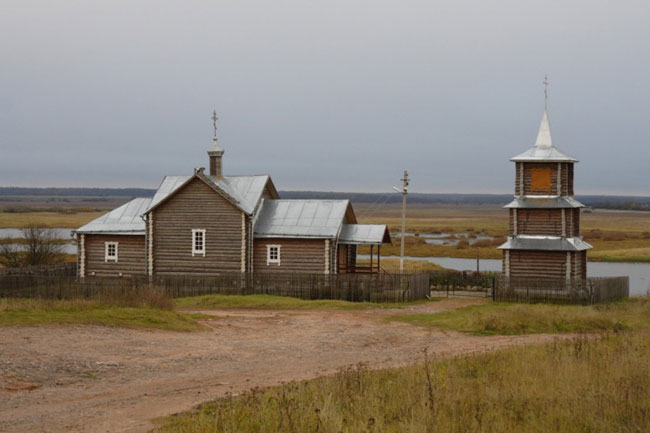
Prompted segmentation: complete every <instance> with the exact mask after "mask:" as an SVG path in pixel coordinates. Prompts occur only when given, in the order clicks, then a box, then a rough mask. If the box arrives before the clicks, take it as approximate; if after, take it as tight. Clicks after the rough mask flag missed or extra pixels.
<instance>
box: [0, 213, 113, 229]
mask: <svg viewBox="0 0 650 433" xmlns="http://www.w3.org/2000/svg"><path fill="white" fill-rule="evenodd" d="M104 213H105V212H101V211H97V212H76V211H74V210H66V211H62V212H17V213H13V212H0V228H21V227H27V226H28V225H30V224H35V225H37V226H40V227H52V228H78V227H81V226H82V225H84V224H86V223H88V222H90V221H92V220H94V219H95V218H98V217H100V216H101V215H103V214H104Z"/></svg>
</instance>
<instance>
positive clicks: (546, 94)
mask: <svg viewBox="0 0 650 433" xmlns="http://www.w3.org/2000/svg"><path fill="white" fill-rule="evenodd" d="M543 83H544V109H546V105H547V102H548V74H545V75H544V81H543Z"/></svg>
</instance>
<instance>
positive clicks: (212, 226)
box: [74, 113, 391, 277]
mask: <svg viewBox="0 0 650 433" xmlns="http://www.w3.org/2000/svg"><path fill="white" fill-rule="evenodd" d="M216 120H217V119H216V113H215V114H213V122H214V138H213V140H212V146H211V147H210V148H209V149H208V152H207V153H208V156H209V172H208V173H205V172H204V169H203V168H197V169H195V170H194V172H193V173H192V174H191V175H183V176H165V177H164V178H163V181H162V183H161V184H160V186H159V187H158V190H157V191H156V193H155V194H154V196H153V197H143V198H135V199H133V200H131V201H130V202H128V203H126V204H124V205H122V206H120V207H118V208H116V209H113V210H112V211H110V212H108V213H106V214H105V215H102V216H101V217H99V218H97V219H96V220H93V221H91V222H90V223H88V224H86V225H84V226H83V227H80V228H78V229H77V230H75V231H74V233H75V236H76V238H77V242H78V245H79V254H78V275H79V276H80V277H87V276H98V277H115V276H120V277H121V276H131V275H139V274H140V275H144V274H146V275H149V276H152V277H153V276H169V275H201V276H215V275H222V274H224V273H253V272H254V273H271V272H273V273H314V274H315V273H319V274H323V273H324V274H337V273H377V272H380V270H381V269H380V265H379V263H380V262H379V257H378V256H379V254H380V247H381V245H382V244H384V243H390V242H391V239H390V234H389V232H388V229H387V227H386V225H384V224H379V225H377V224H374V225H373V224H358V223H357V218H356V216H355V213H354V209H353V208H352V204H351V203H350V201H349V200H286V199H281V198H280V195H279V194H278V191H277V190H276V188H275V185H274V184H273V181H272V180H271V177H270V176H269V175H256V176H249V175H243V176H242V175H238V176H233V175H226V174H224V170H223V155H224V150H223V149H222V148H221V147H220V145H219V144H218V142H217V127H216ZM360 245H369V246H371V247H374V246H376V247H377V248H376V251H377V258H376V260H375V263H376V266H372V263H373V261H372V250H371V266H360V265H358V264H357V248H358V246H360Z"/></svg>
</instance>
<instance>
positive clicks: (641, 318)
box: [387, 298, 650, 335]
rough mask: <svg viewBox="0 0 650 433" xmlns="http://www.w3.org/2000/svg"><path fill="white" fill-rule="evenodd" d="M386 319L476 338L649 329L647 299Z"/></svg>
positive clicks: (501, 306)
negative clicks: (459, 332)
mask: <svg viewBox="0 0 650 433" xmlns="http://www.w3.org/2000/svg"><path fill="white" fill-rule="evenodd" d="M387 320H389V321H390V320H393V321H400V322H406V323H410V324H413V325H418V326H424V327H428V328H434V329H446V330H454V331H461V332H467V333H472V334H477V335H494V334H501V335H515V334H541V333H558V332H589V331H606V330H623V329H650V298H632V299H628V300H626V301H621V302H614V303H608V304H599V305H594V306H581V305H548V304H505V303H503V304H492V303H490V304H485V305H478V306H472V307H465V308H461V309H458V310H455V311H450V312H446V313H440V314H412V315H401V316H393V317H390V318H387Z"/></svg>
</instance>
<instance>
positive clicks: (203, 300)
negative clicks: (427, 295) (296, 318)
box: [174, 295, 430, 310]
mask: <svg viewBox="0 0 650 433" xmlns="http://www.w3.org/2000/svg"><path fill="white" fill-rule="evenodd" d="M426 302H430V301H428V300H419V301H411V302H386V303H376V302H348V301H339V300H330V299H315V300H304V299H298V298H292V297H289V296H272V295H205V296H190V297H186V298H178V299H175V300H174V305H175V307H176V308H178V309H184V310H188V309H215V308H216V309H248V310H367V309H375V308H404V307H408V306H410V305H417V304H423V303H426Z"/></svg>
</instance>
